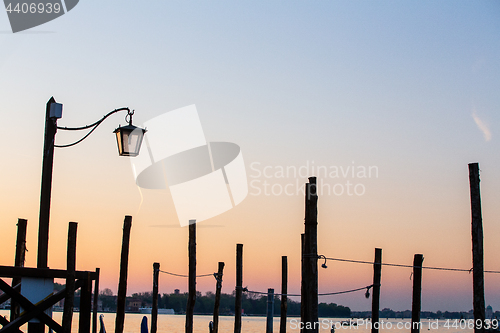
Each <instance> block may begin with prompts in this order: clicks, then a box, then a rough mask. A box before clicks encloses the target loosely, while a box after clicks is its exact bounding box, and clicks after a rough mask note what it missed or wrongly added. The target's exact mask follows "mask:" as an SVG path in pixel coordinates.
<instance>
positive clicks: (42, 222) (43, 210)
mask: <svg viewBox="0 0 500 333" xmlns="http://www.w3.org/2000/svg"><path fill="white" fill-rule="evenodd" d="M53 103H56V100H55V99H54V97H51V98H50V99H49V101H48V102H47V105H46V108H45V137H44V144H43V159H42V182H41V189H40V214H39V219H38V258H37V267H38V268H47V267H48V253H49V218H50V197H51V193H52V166H53V164H54V141H55V137H56V132H57V118H54V117H51V116H50V109H51V105H52V104H53Z"/></svg>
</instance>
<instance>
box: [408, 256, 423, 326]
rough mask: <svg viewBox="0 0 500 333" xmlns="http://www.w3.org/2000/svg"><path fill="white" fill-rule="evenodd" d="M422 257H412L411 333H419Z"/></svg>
mask: <svg viewBox="0 0 500 333" xmlns="http://www.w3.org/2000/svg"><path fill="white" fill-rule="evenodd" d="M423 261H424V256H423V255H422V254H415V255H414V256H413V297H412V304H411V322H412V323H411V333H419V332H420V310H421V300H422V296H421V295H422V262H423Z"/></svg>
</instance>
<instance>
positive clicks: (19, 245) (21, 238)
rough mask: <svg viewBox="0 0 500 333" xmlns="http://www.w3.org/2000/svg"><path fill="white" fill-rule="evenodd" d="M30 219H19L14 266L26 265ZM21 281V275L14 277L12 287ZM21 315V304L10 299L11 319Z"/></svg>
mask: <svg viewBox="0 0 500 333" xmlns="http://www.w3.org/2000/svg"><path fill="white" fill-rule="evenodd" d="M27 225H28V220H25V219H18V220H17V239H16V257H15V259H14V266H16V267H24V260H25V255H26V229H27ZM19 283H21V278H20V277H15V278H12V287H15V286H17V285H18V284H19ZM17 317H19V305H18V304H17V303H16V301H14V300H13V299H11V300H10V321H13V320H14V319H16V318H17Z"/></svg>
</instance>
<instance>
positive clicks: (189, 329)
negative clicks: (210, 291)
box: [186, 220, 196, 333]
mask: <svg viewBox="0 0 500 333" xmlns="http://www.w3.org/2000/svg"><path fill="white" fill-rule="evenodd" d="M189 223H190V224H189V245H188V252H189V288H188V289H189V293H188V300H187V306H186V333H193V314H194V304H195V302H196V221H193V220H190V221H189Z"/></svg>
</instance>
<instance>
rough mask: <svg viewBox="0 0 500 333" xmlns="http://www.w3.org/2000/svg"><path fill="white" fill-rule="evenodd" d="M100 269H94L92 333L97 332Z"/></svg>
mask: <svg viewBox="0 0 500 333" xmlns="http://www.w3.org/2000/svg"><path fill="white" fill-rule="evenodd" d="M100 274H101V269H100V268H96V269H95V275H96V278H95V282H94V299H93V304H92V333H97V307H98V305H99V277H100Z"/></svg>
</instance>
